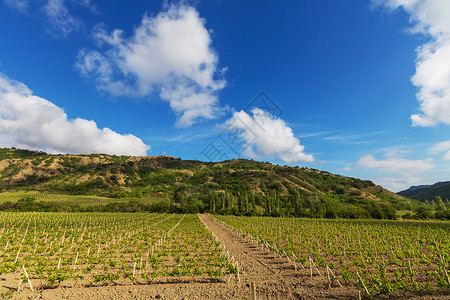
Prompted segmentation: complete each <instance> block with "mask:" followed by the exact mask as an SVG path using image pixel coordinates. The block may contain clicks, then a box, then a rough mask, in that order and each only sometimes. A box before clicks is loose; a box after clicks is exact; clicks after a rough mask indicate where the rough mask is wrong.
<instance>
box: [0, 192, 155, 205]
mask: <svg viewBox="0 0 450 300" xmlns="http://www.w3.org/2000/svg"><path fill="white" fill-rule="evenodd" d="M24 197H31V198H33V199H35V201H38V202H49V203H57V204H62V205H67V206H74V205H78V206H80V207H87V206H95V205H105V204H108V203H124V202H126V201H129V200H132V201H137V202H139V203H145V204H149V203H154V202H155V201H160V200H161V198H153V197H146V198H118V199H114V198H106V197H100V196H94V195H65V194H52V193H39V192H7V193H0V204H1V203H4V202H7V201H10V202H17V201H19V200H20V199H23V198H24Z"/></svg>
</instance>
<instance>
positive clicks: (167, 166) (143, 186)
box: [0, 148, 413, 217]
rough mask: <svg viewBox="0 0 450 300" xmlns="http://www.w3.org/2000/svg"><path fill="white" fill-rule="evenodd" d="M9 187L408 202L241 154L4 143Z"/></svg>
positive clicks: (188, 201) (299, 207)
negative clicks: (187, 155)
mask: <svg viewBox="0 0 450 300" xmlns="http://www.w3.org/2000/svg"><path fill="white" fill-rule="evenodd" d="M14 190H35V191H40V192H49V193H66V194H79V195H88V194H91V195H98V196H106V197H113V198H121V197H137V198H139V197H142V196H145V195H153V196H158V197H163V198H164V197H165V198H167V199H171V200H172V201H173V203H176V204H177V205H179V206H180V207H182V208H183V207H187V206H189V207H192V205H193V206H197V209H198V210H200V211H202V210H204V209H210V210H213V209H214V210H216V207H219V208H218V209H217V210H219V211H221V212H223V213H236V212H237V213H238V214H240V213H242V214H245V213H249V207H251V209H252V213H263V214H268V215H298V216H313V217H325V216H326V217H334V216H335V217H339V216H342V217H359V216H372V215H374V214H375V215H376V214H378V215H380V216H381V217H382V216H386V215H389V217H393V214H392V212H393V211H395V210H401V209H410V207H411V205H412V204H413V202H412V200H410V199H407V198H405V197H403V196H399V195H397V194H395V193H392V192H390V191H388V190H386V189H384V188H382V187H380V186H376V185H375V184H374V183H373V182H371V181H368V180H361V179H357V178H351V177H344V176H341V175H336V174H332V173H329V172H327V171H319V170H316V169H309V168H300V167H290V166H280V165H273V164H270V163H268V162H258V161H254V160H247V159H233V160H226V161H222V162H202V161H195V160H182V159H180V158H175V157H170V156H165V155H161V156H140V157H133V156H115V155H107V154H83V155H73V154H70V155H62V154H47V153H44V152H39V151H31V150H21V149H9V148H2V149H0V191H14ZM213 202H214V203H213ZM216 202H217V203H219V204H216ZM186 205H187V206H186ZM243 207H245V208H243ZM183 209H184V208H183Z"/></svg>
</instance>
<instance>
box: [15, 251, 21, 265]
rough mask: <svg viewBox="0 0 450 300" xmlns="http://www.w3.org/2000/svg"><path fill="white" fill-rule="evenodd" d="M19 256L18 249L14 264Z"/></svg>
mask: <svg viewBox="0 0 450 300" xmlns="http://www.w3.org/2000/svg"><path fill="white" fill-rule="evenodd" d="M19 254H20V249H19V251H17V255H16V260H15V261H14V263H16V262H17V259H18V258H19Z"/></svg>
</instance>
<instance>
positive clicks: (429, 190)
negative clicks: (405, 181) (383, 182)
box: [397, 181, 450, 202]
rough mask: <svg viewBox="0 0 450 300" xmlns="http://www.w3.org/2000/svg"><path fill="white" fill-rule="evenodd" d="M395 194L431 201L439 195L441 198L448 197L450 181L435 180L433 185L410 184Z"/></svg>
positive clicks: (449, 194)
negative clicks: (415, 185)
mask: <svg viewBox="0 0 450 300" xmlns="http://www.w3.org/2000/svg"><path fill="white" fill-rule="evenodd" d="M397 194H398V195H401V196H404V197H408V198H411V199H416V200H419V201H422V202H424V201H427V200H428V201H432V200H434V198H435V197H436V196H439V197H441V198H442V199H443V200H445V199H450V181H444V182H437V183H435V184H433V185H423V186H417V187H414V186H412V187H410V188H409V189H407V190H404V191H401V192H398V193H397Z"/></svg>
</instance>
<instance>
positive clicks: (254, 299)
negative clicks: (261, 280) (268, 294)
mask: <svg viewBox="0 0 450 300" xmlns="http://www.w3.org/2000/svg"><path fill="white" fill-rule="evenodd" d="M251 289H252V300H256V284H255V282H254V281H253V282H252V284H251Z"/></svg>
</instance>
